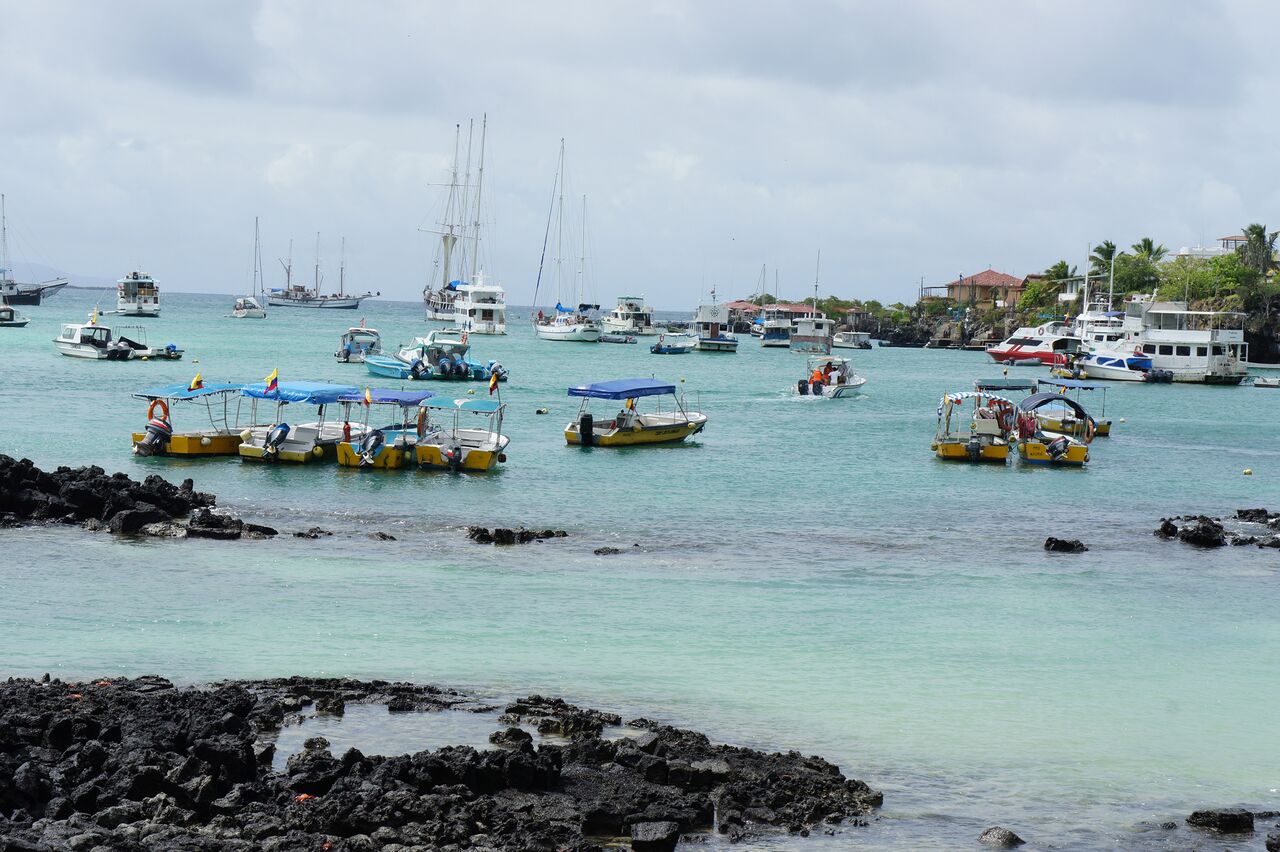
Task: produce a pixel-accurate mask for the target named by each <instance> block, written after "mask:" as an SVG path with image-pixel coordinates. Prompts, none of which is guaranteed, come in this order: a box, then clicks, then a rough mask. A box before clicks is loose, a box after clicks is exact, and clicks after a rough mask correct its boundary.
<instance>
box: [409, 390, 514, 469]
mask: <svg viewBox="0 0 1280 852" xmlns="http://www.w3.org/2000/svg"><path fill="white" fill-rule="evenodd" d="M506 409H507V406H506V405H505V404H503V403H502V402H501V401H496V400H492V399H471V398H468V399H433V400H431V401H430V402H425V403H423V405H422V408H421V409H420V415H419V423H421V424H422V428H423V435H422V437H420V438H419V439H418V442H417V447H416V448H415V449H414V458H415V460H416V461H417V462H418V466H419V467H421V468H427V469H434V470H448V471H452V472H454V473H458V472H459V471H465V472H467V473H483V472H484V471H489V470H493V469H494V468H495V467H497V466H498V463H499V462H505V461H506V460H507V454H506V449H507V444H509V443H510V442H511V439H510V438H508V437H507V436H506V435H504V434H502V416H503V414H504V413H505V412H506ZM437 414H438V415H442V420H443V422H435V423H433V422H432V421H431V419H430V418H431V416H432V415H437ZM464 414H466V415H468V416H469V417H470V418H471V419H470V421H469V422H472V423H475V422H477V421H478V420H479V419H480V418H483V419H484V420H485V421H487V422H486V423H484V424H479V425H475V426H469V425H466V423H467V422H468V421H463V420H462V417H463V415H464Z"/></svg>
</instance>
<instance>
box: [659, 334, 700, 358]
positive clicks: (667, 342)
mask: <svg viewBox="0 0 1280 852" xmlns="http://www.w3.org/2000/svg"><path fill="white" fill-rule="evenodd" d="M697 345H698V337H697V335H693V334H680V333H679V332H674V331H664V332H663V333H662V334H659V335H658V342H657V343H654V344H653V345H652V346H650V347H649V351H650V352H652V353H653V354H654V355H683V354H685V353H686V352H692V351H693V350H694V348H695V347H696V346H697Z"/></svg>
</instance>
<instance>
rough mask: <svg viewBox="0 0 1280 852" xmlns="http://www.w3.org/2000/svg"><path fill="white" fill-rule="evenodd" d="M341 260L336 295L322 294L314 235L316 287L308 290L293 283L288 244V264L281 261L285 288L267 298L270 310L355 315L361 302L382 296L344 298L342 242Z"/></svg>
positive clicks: (291, 251) (344, 264)
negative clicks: (314, 310)
mask: <svg viewBox="0 0 1280 852" xmlns="http://www.w3.org/2000/svg"><path fill="white" fill-rule="evenodd" d="M342 245H343V251H344V258H343V263H342V267H341V270H340V271H339V273H338V292H337V293H322V292H320V282H321V281H322V280H323V278H322V277H321V275H320V232H319V231H317V232H316V265H315V284H314V286H313V287H307V286H306V285H304V284H294V283H293V243H292V242H290V244H289V262H288V263H285V262H284V261H280V263H281V264H282V265H283V266H284V271H285V286H284V289H283V290H272V291H271V295H269V296H267V304H268V305H270V306H272V307H277V308H280V307H284V308H288V307H292V308H329V309H335V308H336V309H340V310H349V311H354V310H355V309H356V308H358V307H360V302H361V301H362V300H364V299H372V298H373V297H374V296H381V295H382V293H381V292H378V293H371V292H368V291H366V292H364V293H362V294H361V295H359V296H348V295H347V294H346V280H345V279H346V258H345V250H346V240H345V239H344V240H343V241H342Z"/></svg>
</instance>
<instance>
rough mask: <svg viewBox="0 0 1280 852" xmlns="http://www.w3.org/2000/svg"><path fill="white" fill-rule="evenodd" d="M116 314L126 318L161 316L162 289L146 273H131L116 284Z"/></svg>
mask: <svg viewBox="0 0 1280 852" xmlns="http://www.w3.org/2000/svg"><path fill="white" fill-rule="evenodd" d="M116 313H118V314H121V315H122V316H126V317H158V316H160V287H159V286H157V284H156V280H155V279H154V278H152V277H151V276H150V275H148V274H147V273H145V272H136V271H135V272H130V273H129V274H128V275H126V276H125V277H123V278H121V279H120V280H119V281H117V282H116Z"/></svg>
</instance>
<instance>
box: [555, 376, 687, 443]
mask: <svg viewBox="0 0 1280 852" xmlns="http://www.w3.org/2000/svg"><path fill="white" fill-rule="evenodd" d="M666 395H670V396H671V397H672V399H673V400H674V401H675V405H674V407H673V410H672V411H670V412H663V411H661V410H658V411H655V412H653V413H649V414H641V413H640V412H638V411H636V402H637V400H639V399H641V398H643V397H650V396H666ZM569 396H578V397H582V398H583V399H582V407H581V408H579V409H578V418H577V419H576V420H574V421H573V422H571V423H570V424H569V425H567V426H565V427H564V439H565V441H566V442H568V443H569V444H577V445H580V446H584V447H632V446H637V445H641V444H671V443H676V442H679V441H683V440H684V439H685V438H688V437H689V436H690V435H696V434H698V433H699V432H701V431H702V430H703V428H704V427H705V426H706V425H707V416H706V415H705V414H702V413H701V412H697V411H689V410H688V409H687V408H686V407H685V403H684V398H683V397H680V396H676V386H675V385H673V384H668V383H666V382H660V381H656V380H654V379H614V380H613V381H609V382H596V383H595V384H590V385H578V386H577V387H572V388H569ZM593 399H611V400H619V401H623V406H622V410H621V411H619V412H618V414H617V416H615V417H614V418H613V419H612V420H602V421H596V419H595V417H594V415H592V413H591V412H590V411H589V410H588V406H589V403H590V402H591V400H593Z"/></svg>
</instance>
